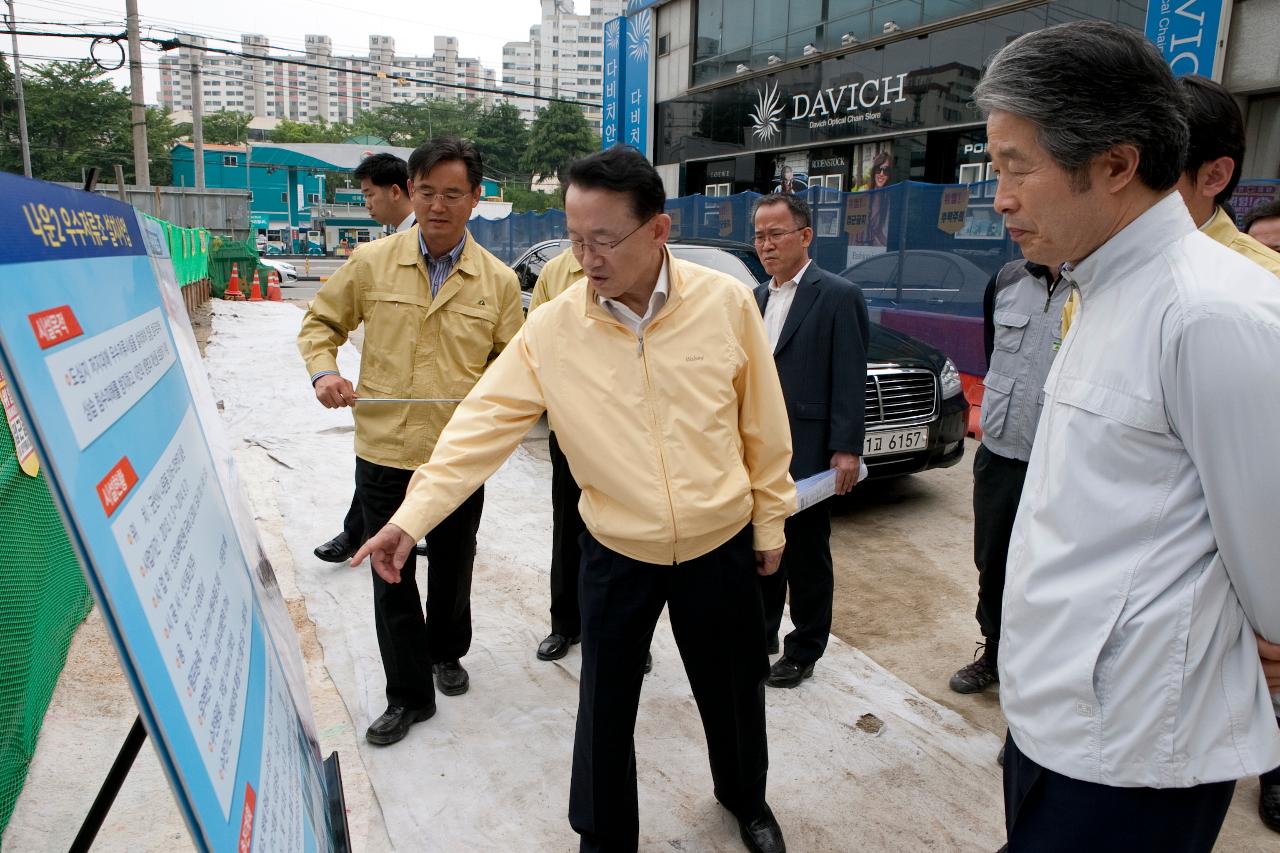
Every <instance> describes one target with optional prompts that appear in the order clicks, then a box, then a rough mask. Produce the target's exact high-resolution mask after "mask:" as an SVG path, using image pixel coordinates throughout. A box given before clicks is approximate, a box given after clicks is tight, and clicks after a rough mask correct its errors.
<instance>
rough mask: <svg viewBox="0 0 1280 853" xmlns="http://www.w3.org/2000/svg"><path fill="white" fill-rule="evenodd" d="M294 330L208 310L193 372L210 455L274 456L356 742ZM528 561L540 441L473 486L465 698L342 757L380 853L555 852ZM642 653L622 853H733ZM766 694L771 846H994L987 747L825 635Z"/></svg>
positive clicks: (661, 674)
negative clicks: (210, 319) (202, 368)
mask: <svg viewBox="0 0 1280 853" xmlns="http://www.w3.org/2000/svg"><path fill="white" fill-rule="evenodd" d="M301 319H302V312H301V311H300V310H299V309H298V308H297V307H296V306H294V305H291V304H288V303H261V304H247V303H224V302H215V309H214V332H213V336H212V338H211V339H210V342H209V345H208V349H207V353H206V357H207V361H208V368H209V372H210V375H211V377H212V384H213V388H214V393H215V396H217V397H218V399H219V400H220V401H221V405H222V407H223V410H224V417H225V419H226V423H227V428H228V432H229V435H230V439H231V441H232V442H233V443H234V442H236V441H242V442H245V443H248V444H256V445H259V446H261V447H262V448H264V449H265V450H266V451H267V454H268V456H269V458H270V459H272V460H274V462H273V463H262V464H273V465H274V469H273V472H272V476H273V479H274V482H275V484H276V486H277V489H278V493H277V494H276V495H275V496H274V497H275V500H276V501H277V502H278V504H279V506H280V510H281V512H282V514H283V516H284V519H285V524H286V533H285V535H286V540H287V542H288V544H289V547H290V549H291V551H292V554H293V557H294V560H295V561H296V564H297V584H298V587H299V588H300V589H301V590H302V592H303V595H304V597H305V600H306V604H307V608H308V610H309V612H310V615H311V617H312V619H314V620H315V623H316V625H317V630H318V633H319V637H320V640H321V643H322V645H323V646H324V659H325V664H326V666H327V668H328V670H329V673H330V675H331V677H332V678H333V681H334V683H335V684H336V685H337V688H338V690H339V692H340V693H341V695H342V697H343V699H344V701H345V702H346V704H347V707H348V709H349V710H350V712H351V716H352V718H353V721H354V723H355V726H356V728H357V730H358V731H363V730H364V728H365V727H366V726H367V725H368V724H369V722H370V721H371V720H373V719H374V718H375V717H377V716H378V715H379V714H380V713H381V712H382V710H383V708H384V706H385V698H384V695H383V686H384V682H383V676H382V667H381V662H380V658H379V656H378V648H377V641H376V637H375V634H374V628H373V619H372V592H371V584H370V581H369V577H368V573H367V570H366V569H354V570H353V569H351V568H350V567H348V566H347V565H345V564H344V565H341V566H334V565H332V564H328V563H323V562H321V561H320V560H318V559H316V558H315V557H314V556H313V555H312V553H311V550H312V548H314V547H315V546H316V545H318V544H319V543H321V542H323V541H325V540H327V539H328V538H329V537H330V536H332V535H333V534H335V533H336V532H337V531H338V530H339V529H340V526H341V520H342V518H343V515H344V514H345V513H346V510H347V506H348V504H349V502H350V499H351V493H352V477H353V470H354V461H353V455H352V421H351V415H350V411H349V410H338V411H330V410H327V409H324V408H322V407H321V406H320V405H319V403H317V402H316V401H315V398H314V395H313V394H312V392H311V389H310V387H309V385H308V383H307V377H306V372H305V369H304V368H303V365H302V361H301V359H300V357H299V356H298V354H297V350H296V347H295V344H294V339H295V335H296V333H297V329H298V324H299V322H300V321H301ZM358 358H359V356H358V354H357V353H356V352H355V351H354V350H353V349H352V348H351V347H349V346H348V347H344V348H343V351H342V353H341V355H340V358H339V363H340V365H341V367H342V370H343V372H344V374H346V375H348V376H351V377H354V376H355V375H356V373H357V370H358ZM252 458H261V456H260V455H259V454H254V455H252V456H250V455H246V454H242V455H241V464H246V463H245V460H246V459H252ZM258 473H261V472H258ZM550 551H551V510H550V465H549V463H548V462H547V461H546V455H545V441H542V442H539V441H538V440H536V439H530V440H528V441H526V442H525V444H524V445H523V446H521V447H520V448H519V449H518V450H517V451H516V453H515V454H514V455H513V456H512V457H511V459H510V460H509V461H508V462H507V464H506V465H504V466H503V467H502V468H501V469H500V470H499V471H498V473H497V474H495V475H494V477H493V478H492V479H491V480H490V481H489V483H488V485H487V487H486V492H485V511H484V519H483V522H482V523H481V526H480V533H479V550H478V554H477V557H476V566H475V578H474V583H473V588H472V610H473V624H474V634H475V639H474V641H473V643H472V647H471V652H470V654H469V655H468V656H467V657H466V658H465V659H464V661H463V662H464V664H465V666H466V667H467V669H468V671H469V672H470V673H471V690H470V692H468V693H467V694H465V695H463V696H459V697H447V696H439V697H438V699H437V702H438V705H439V712H438V713H437V714H436V716H435V717H434V718H433V719H432V720H430V721H429V722H426V723H421V724H418V725H416V726H414V727H413V729H412V730H411V731H410V734H409V736H408V737H407V738H406V739H405V740H404V741H402V742H401V743H399V744H396V745H394V746H391V747H372V746H368V745H363V746H362V747H361V755H360V759H361V760H362V761H363V762H364V764H365V765H366V768H367V771H368V775H369V779H370V782H371V784H372V785H373V787H374V790H375V793H376V795H377V798H378V801H379V803H380V804H381V807H382V810H383V814H384V817H385V820H386V826H387V831H388V834H389V836H390V838H391V841H392V843H393V845H394V846H395V847H396V848H397V849H399V850H440V851H450V853H452V852H453V851H465V850H485V851H489V850H501V851H506V850H538V851H569V850H574V849H576V848H577V836H576V835H574V833H573V831H572V830H571V829H570V827H569V825H568V820H567V818H566V814H567V811H568V789H569V783H568V779H569V767H570V756H571V753H572V745H573V729H574V714H575V710H576V707H577V698H578V674H577V670H578V662H579V655H578V651H577V649H576V648H575V649H574V650H573V651H572V652H570V654H569V656H568V657H567V658H565V659H564V660H561V661H558V662H556V663H545V662H541V661H538V660H537V659H536V658H535V656H534V650H535V648H536V646H537V643H538V641H539V640H541V639H542V637H543V636H544V635H545V633H546V632H547V630H548V619H549V617H548V615H547V606H548V591H547V589H548V578H547V572H548V568H547V567H548V564H549V558H550ZM423 564H425V560H424V559H423V558H420V565H423ZM424 592H425V589H424ZM902 630H904V631H910V630H912V627H911V626H910V625H904V626H903V627H902ZM653 657H654V671H653V673H652V674H651V675H650V676H648V677H647V678H646V680H645V687H644V693H643V696H642V699H641V705H640V715H639V722H638V724H637V729H636V750H637V758H638V773H639V787H640V824H641V829H640V836H641V843H640V847H641V849H642V850H679V851H718V850H737V849H741V843H740V841H739V840H738V837H737V826H736V823H735V822H734V821H733V819H732V818H731V817H730V816H729V815H728V813H726V812H725V811H724V810H723V809H721V808H720V807H719V806H718V805H717V804H716V802H715V800H714V799H713V798H712V795H711V777H710V772H709V770H708V768H707V762H706V751H705V744H704V741H703V735H702V730H701V723H700V721H699V718H698V714H697V709H696V707H695V706H694V703H693V701H692V696H691V694H690V691H689V686H688V682H687V681H686V679H685V676H684V672H683V669H682V668H681V666H680V659H679V655H678V653H677V651H676V647H675V642H674V640H673V639H672V636H671V631H670V627H669V625H667V624H666V623H665V617H664V622H663V624H661V625H660V626H659V629H658V633H657V634H656V635H655V637H654V642H653ZM767 701H768V720H769V730H770V736H769V748H770V759H771V768H770V774H769V802H770V804H771V805H772V807H773V810H774V813H775V814H776V815H777V817H778V820H779V822H780V823H781V825H782V828H783V831H784V833H785V835H786V838H787V843H788V848H789V849H790V850H792V851H797V853H803V851H851V850H864V851H898V850H901V851H918V850H946V851H952V850H958V851H970V850H972V851H994V850H995V849H996V848H998V847H999V846H1000V845H1001V843H1002V842H1003V836H1004V832H1003V808H1002V801H1001V794H1000V772H999V768H998V767H997V765H996V764H995V762H994V756H995V753H996V751H997V750H998V748H999V741H998V740H997V738H996V737H995V736H993V735H991V734H990V733H987V732H985V731H982V730H981V729H978V728H976V727H974V726H972V725H970V724H969V723H967V722H966V721H965V720H964V719H963V718H961V717H960V716H959V715H957V714H955V713H954V712H952V711H950V710H947V709H945V708H943V707H941V706H939V705H937V704H935V703H934V702H932V701H930V700H929V699H927V698H925V697H924V696H922V695H921V694H919V693H917V692H916V691H915V690H914V689H912V688H911V687H909V686H908V685H907V684H905V683H904V682H902V681H900V680H898V679H897V678H895V677H894V676H893V675H891V674H890V673H888V672H886V671H885V670H883V669H882V668H880V667H879V666H878V665H877V664H875V663H874V662H872V661H871V660H870V659H869V658H867V657H866V656H864V655H863V654H862V653H861V652H859V651H857V650H856V649H854V648H851V647H849V646H848V645H846V644H844V643H842V642H840V641H839V640H837V639H834V638H833V639H832V642H831V646H830V648H829V649H828V651H827V654H826V656H825V657H824V658H823V659H822V661H821V662H820V663H819V665H818V669H817V673H816V675H815V677H814V678H813V679H812V680H810V681H806V682H805V683H804V684H803V686H802V687H800V688H798V689H796V690H768V691H767ZM864 715H874V716H873V717H868V718H866V719H863V718H864ZM860 722H861V725H860ZM877 723H879V724H881V725H880V727H879V728H877ZM354 759H355V757H354V756H343V762H344V764H345V763H349V762H351V761H353V760H354Z"/></svg>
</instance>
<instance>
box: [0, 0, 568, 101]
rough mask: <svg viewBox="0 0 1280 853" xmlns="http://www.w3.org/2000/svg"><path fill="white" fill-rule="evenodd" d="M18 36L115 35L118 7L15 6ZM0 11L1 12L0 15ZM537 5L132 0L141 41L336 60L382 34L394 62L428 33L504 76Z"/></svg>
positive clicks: (56, 47)
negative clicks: (188, 41) (261, 46)
mask: <svg viewBox="0 0 1280 853" xmlns="http://www.w3.org/2000/svg"><path fill="white" fill-rule="evenodd" d="M588 3H589V0H577V11H578V12H579V13H582V14H585V13H586V12H587V7H588ZM14 7H15V12H16V13H17V19H18V23H19V27H18V28H19V29H28V30H33V29H51V28H50V27H46V26H45V25H43V24H40V23H34V22H45V21H57V22H61V23H74V24H81V25H86V26H84V27H83V28H84V30H86V31H89V32H123V30H124V14H125V13H124V0H80V1H79V2H71V0H14ZM3 8H4V7H3V5H0V10H3ZM540 9H541V4H540V3H539V2H538V0H461V2H459V0H422V2H418V3H409V2H405V0H373V2H369V0H347V2H339V1H338V0H216V2H202V3H197V2H191V0H138V13H139V15H140V17H141V19H142V34H143V35H144V36H147V35H151V36H155V37H156V38H169V37H171V36H172V32H173V30H175V29H177V30H181V31H185V32H192V33H198V34H202V35H204V36H206V37H209V38H210V42H209V45H210V47H225V48H228V49H231V50H237V49H238V47H237V45H232V44H226V43H222V42H216V41H213V40H212V39H213V38H224V39H232V40H234V41H236V42H237V44H238V42H239V39H240V34H241V33H248V32H252V33H261V34H262V35H265V36H267V37H268V38H269V39H270V40H271V46H272V50H273V52H275V50H276V49H277V48H294V49H298V50H301V49H302V47H303V45H304V36H306V35H308V34H311V35H327V36H329V38H330V39H332V40H333V51H334V54H335V55H344V56H346V55H355V56H364V55H367V54H368V48H369V36H370V35H388V36H392V37H393V38H394V39H395V40H396V54H397V55H399V56H430V55H431V52H432V50H433V49H434V45H433V39H434V37H435V36H438V35H440V36H456V37H457V39H458V51H459V54H460V55H461V56H474V57H479V59H480V61H481V62H482V63H483V64H484V65H485V66H487V67H489V68H492V69H494V71H495V72H496V73H497V76H498V80H499V81H501V79H502V45H503V44H504V43H506V42H508V41H525V40H527V39H528V38H529V27H531V26H533V25H535V24H537V23H538V19H539V16H540V14H541V12H540ZM11 44H12V42H11V40H10V36H9V34H8V33H7V32H4V33H3V37H2V39H0V50H2V51H3V52H4V54H5V58H6V60H7V59H8V56H9V53H10V52H11ZM18 48H19V51H20V53H21V54H22V57H23V61H24V62H26V61H40V58H49V57H59V58H73V59H80V58H87V57H88V55H89V41H88V40H87V39H83V40H82V39H51V38H36V37H30V36H19V39H18ZM98 56H99V58H100V59H102V60H103V61H104V62H105V63H110V62H111V61H112V60H114V59H116V58H118V56H119V52H118V51H114V50H113V48H111V47H110V46H106V47H104V48H102V49H100V50H99V53H98ZM160 56H161V54H160V53H158V52H157V51H155V50H149V49H147V48H145V47H144V49H143V55H142V61H143V65H144V67H145V74H144V87H145V89H146V99H147V102H148V103H155V102H156V98H157V94H158V91H159V86H160V76H159V72H158V71H157V70H156V62H157V60H158V59H159V57H160ZM112 79H113V80H115V81H116V82H117V84H118V85H126V84H127V83H128V69H127V67H126V68H125V69H122V70H121V71H119V72H116V73H115V74H113V75H112Z"/></svg>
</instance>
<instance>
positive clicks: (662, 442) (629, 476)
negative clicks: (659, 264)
mask: <svg viewBox="0 0 1280 853" xmlns="http://www.w3.org/2000/svg"><path fill="white" fill-rule="evenodd" d="M666 263H667V271H668V276H669V283H670V295H669V297H668V299H667V302H666V305H664V306H663V308H662V309H661V310H660V311H659V312H658V314H657V316H656V317H654V319H653V320H652V322H650V324H649V326H648V328H647V329H645V332H644V338H643V340H638V339H637V338H636V335H635V333H634V332H632V331H631V330H630V329H628V328H627V327H626V326H624V325H622V324H621V323H619V322H618V321H617V320H616V319H614V317H613V316H612V315H611V314H610V313H609V312H608V311H607V310H605V309H604V308H603V307H602V306H600V305H599V304H597V303H596V299H595V292H594V290H593V289H592V288H591V286H590V282H589V281H587V280H586V279H583V280H581V281H579V282H578V283H577V284H575V285H573V286H572V287H570V288H569V290H568V291H566V292H565V293H564V294H563V295H562V296H560V297H559V298H557V299H553V300H552V301H550V302H548V303H546V304H545V305H543V306H542V307H541V308H539V309H538V310H537V311H535V312H533V313H532V314H530V315H529V319H528V321H527V322H526V323H525V325H524V328H523V329H521V330H520V332H519V334H517V335H516V337H515V339H514V340H513V341H512V342H511V346H509V347H508V348H507V350H506V351H505V352H503V354H502V355H501V356H499V358H498V360H497V361H495V362H494V364H493V367H491V368H490V369H489V371H488V372H487V373H485V375H484V377H483V378H481V380H480V381H479V382H478V383H476V387H475V388H474V389H472V391H471V393H470V394H468V395H467V399H466V400H464V401H463V403H462V404H461V405H460V406H459V407H458V411H457V414H456V415H455V416H454V418H453V420H452V421H450V422H449V425H448V427H446V428H445V431H444V433H443V434H442V435H441V436H440V441H439V443H438V444H437V445H436V450H435V453H434V454H432V456H431V461H430V462H428V463H427V464H426V465H423V466H422V467H421V468H419V469H418V470H417V471H416V472H415V473H414V475H413V478H412V479H411V480H410V482H409V491H408V494H407V496H406V497H405V501H404V503H403V504H402V505H401V507H400V509H399V511H397V512H396V514H395V515H394V516H392V518H391V522H392V523H393V524H395V525H396V526H397V527H399V528H401V529H402V530H404V531H405V532H407V533H408V534H409V535H410V536H413V537H415V538H421V537H422V536H423V535H424V534H425V533H426V532H427V531H428V530H430V529H432V528H433V527H435V526H436V525H437V524H439V523H440V521H441V520H443V519H444V518H445V517H446V516H447V515H448V514H449V513H451V512H453V510H454V509H455V508H456V507H457V506H459V505H460V504H461V503H462V501H463V500H464V499H465V498H466V497H467V495H469V494H471V493H472V492H473V491H475V489H476V487H477V486H479V485H480V484H481V483H483V482H484V481H485V480H486V479H487V478H488V477H489V475H491V474H492V473H493V472H494V471H495V470H497V468H498V466H499V465H501V464H502V461H503V460H504V459H506V458H507V456H508V455H509V454H510V453H511V451H512V450H514V449H515V447H516V445H517V444H519V442H520V439H521V438H522V437H523V436H524V434H525V433H526V432H527V431H528V430H529V428H530V427H531V426H532V425H533V424H534V422H535V421H537V420H538V417H539V416H540V415H541V414H542V412H543V411H544V410H545V411H547V412H548V413H549V414H550V416H551V418H552V420H553V421H554V422H555V425H556V437H557V439H558V440H559V442H560V447H561V449H562V450H563V451H564V453H565V456H566V457H568V460H569V466H570V467H571V468H572V469H573V474H574V478H575V479H576V480H577V481H578V485H579V486H581V487H582V500H581V502H580V504H579V509H580V511H581V513H582V520H583V521H584V522H585V524H586V526H587V529H588V530H590V531H591V535H592V536H594V537H595V538H596V539H598V540H599V541H600V542H601V543H602V544H603V545H605V546H606V547H608V548H610V549H612V550H614V551H616V552H618V553H620V554H623V555H625V556H628V557H631V558H633V559H636V560H640V561H642V562H646V563H658V564H664V565H669V564H671V563H678V562H684V561H686V560H691V559H693V558H695V557H699V556H702V555H703V554H706V553H708V552H709V551H712V550H714V549H715V548H717V547H719V546H720V545H722V544H724V543H725V542H727V541H728V540H729V539H730V538H731V537H732V536H733V535H734V534H736V533H737V532H738V531H739V530H741V529H742V528H743V527H745V526H746V525H747V524H749V523H750V524H753V525H754V547H755V548H756V549H757V550H769V549H773V548H779V547H781V546H782V545H783V543H784V542H785V541H786V540H785V537H784V535H783V524H784V522H785V521H786V518H787V515H788V514H789V513H790V512H791V510H792V509H793V508H794V505H795V485H794V484H793V483H792V482H791V478H790V477H789V476H788V474H787V468H788V467H789V466H790V464H791V433H790V429H789V427H788V426H787V408H786V403H785V402H784V401H783V398H782V386H781V385H780V384H779V382H778V372H777V368H776V367H775V366H774V363H773V353H772V352H770V350H769V341H768V338H767V337H766V335H765V330H764V321H763V320H762V319H761V317H760V309H759V308H758V307H757V306H756V302H755V299H754V298H753V297H752V295H751V292H750V291H749V290H747V289H746V288H745V287H743V286H742V285H741V284H739V283H738V282H737V281H736V280H734V279H733V278H731V277H729V276H727V275H724V274H722V273H718V272H715V271H713V270H709V269H707V268H705V267H700V266H698V265H696V264H691V263H688V262H686V261H680V260H677V259H675V258H672V257H671V256H670V255H669V254H668V255H667V259H666Z"/></svg>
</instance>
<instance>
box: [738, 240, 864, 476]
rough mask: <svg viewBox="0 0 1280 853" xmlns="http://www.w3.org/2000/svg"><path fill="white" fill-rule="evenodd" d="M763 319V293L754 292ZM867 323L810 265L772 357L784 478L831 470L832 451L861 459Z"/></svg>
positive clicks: (828, 277) (832, 280)
mask: <svg viewBox="0 0 1280 853" xmlns="http://www.w3.org/2000/svg"><path fill="white" fill-rule="evenodd" d="M755 294H756V302H757V303H758V304H759V306H760V313H761V314H762V315H763V314H764V310H765V306H766V305H767V304H768V301H769V285H768V284H767V283H766V284H762V285H759V286H758V287H757V288H756V289H755ZM870 334H871V323H870V320H869V318H868V317H867V303H866V301H865V300H864V299H863V298H862V291H861V290H860V289H859V288H858V286H857V285H855V284H852V283H851V282H848V281H846V280H845V279H843V278H841V277H840V276H838V275H833V274H831V273H829V272H826V271H825V270H822V269H819V267H818V265H817V264H816V263H810V264H809V268H808V269H807V270H805V272H804V276H802V277H801V279H800V283H799V285H798V286H797V289H796V294H795V297H794V298H793V299H792V302H791V310H790V311H788V312H787V319H786V322H785V323H784V324H783V326H782V334H781V335H779V337H778V345H777V346H776V347H775V348H774V351H773V357H774V360H775V362H776V363H777V365H778V378H779V379H781V380H782V394H783V396H784V397H785V398H786V401H787V418H788V420H789V421H790V422H791V448H792V452H791V476H792V477H793V478H794V479H796V480H799V479H801V478H803V477H808V476H811V475H813V474H817V473H819V472H821V471H825V470H827V469H828V468H830V467H831V454H832V453H835V452H836V451H843V452H845V453H855V454H857V455H859V456H861V455H862V439H863V429H864V424H863V418H864V415H865V412H866V392H867V388H866V384H867V346H868V344H869V341H870Z"/></svg>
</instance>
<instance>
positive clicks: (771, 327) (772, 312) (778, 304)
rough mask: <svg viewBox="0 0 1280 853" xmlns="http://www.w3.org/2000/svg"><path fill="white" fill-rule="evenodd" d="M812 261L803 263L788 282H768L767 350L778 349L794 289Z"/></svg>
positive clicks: (774, 280)
mask: <svg viewBox="0 0 1280 853" xmlns="http://www.w3.org/2000/svg"><path fill="white" fill-rule="evenodd" d="M811 263H813V261H812V259H810V260H807V261H805V262H804V266H802V267H800V271H799V272H798V273H796V274H795V276H793V277H792V278H791V279H790V280H789V281H784V282H782V284H779V283H778V280H777V279H773V280H771V281H770V282H769V301H768V302H766V303H765V304H764V330H765V331H766V332H767V333H768V334H769V348H770V349H777V348H778V338H780V337H781V336H782V327H783V326H785V325H786V324H787V314H788V313H790V311H791V303H792V302H794V301H795V298H796V289H797V288H799V287H800V279H802V278H804V274H805V272H806V271H807V270H808V269H809V264H811Z"/></svg>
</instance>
